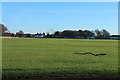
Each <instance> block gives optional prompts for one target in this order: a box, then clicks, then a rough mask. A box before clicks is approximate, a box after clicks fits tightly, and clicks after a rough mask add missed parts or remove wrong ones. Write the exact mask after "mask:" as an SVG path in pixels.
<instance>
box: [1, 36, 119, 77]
mask: <svg viewBox="0 0 120 80" xmlns="http://www.w3.org/2000/svg"><path fill="white" fill-rule="evenodd" d="M2 40H3V54H2V55H3V57H2V59H3V65H2V66H3V78H45V77H66V76H80V77H112V78H114V77H117V72H118V41H117V40H87V39H49V38H48V39H43V38H36V39H35V38H34V39H33V38H4V39H2ZM75 52H92V53H95V54H97V53H107V54H108V55H104V56H103V55H101V56H93V55H90V54H87V55H80V54H73V53H75Z"/></svg>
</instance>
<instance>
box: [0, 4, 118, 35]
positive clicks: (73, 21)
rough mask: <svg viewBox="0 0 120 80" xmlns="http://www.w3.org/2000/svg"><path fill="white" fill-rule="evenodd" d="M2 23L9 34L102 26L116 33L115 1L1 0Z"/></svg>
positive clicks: (116, 15) (88, 28)
mask: <svg viewBox="0 0 120 80" xmlns="http://www.w3.org/2000/svg"><path fill="white" fill-rule="evenodd" d="M2 23H3V24H4V25H5V26H7V28H8V29H9V30H10V32H13V33H15V32H18V31H19V30H23V31H24V33H43V32H45V33H54V32H55V31H63V30H80V29H81V30H95V29H99V30H102V29H106V30H108V31H109V32H110V33H111V34H118V3H117V2H2Z"/></svg>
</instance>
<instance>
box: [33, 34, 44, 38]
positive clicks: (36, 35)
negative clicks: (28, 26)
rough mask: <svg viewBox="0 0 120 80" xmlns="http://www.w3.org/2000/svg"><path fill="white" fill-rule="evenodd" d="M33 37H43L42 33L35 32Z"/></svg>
mask: <svg viewBox="0 0 120 80" xmlns="http://www.w3.org/2000/svg"><path fill="white" fill-rule="evenodd" d="M33 37H34V38H43V37H44V36H43V35H42V34H35V35H34V36H33Z"/></svg>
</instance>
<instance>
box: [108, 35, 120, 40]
mask: <svg viewBox="0 0 120 80" xmlns="http://www.w3.org/2000/svg"><path fill="white" fill-rule="evenodd" d="M110 39H116V40H118V39H120V35H111V36H110Z"/></svg>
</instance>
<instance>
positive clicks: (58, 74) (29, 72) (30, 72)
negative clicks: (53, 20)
mask: <svg viewBox="0 0 120 80" xmlns="http://www.w3.org/2000/svg"><path fill="white" fill-rule="evenodd" d="M71 70H72V69H71ZM2 79H7V80H8V79H38V80H50V79H51V80H59V79H60V80H61V79H62V80H64V79H65V80H66V79H69V80H73V79H80V80H81V79H84V80H86V79H94V80H96V79H97V80H104V79H105V80H118V72H117V71H109V72H108V71H87V72H75V71H70V72H69V71H65V70H64V71H49V70H43V69H3V75H2Z"/></svg>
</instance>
